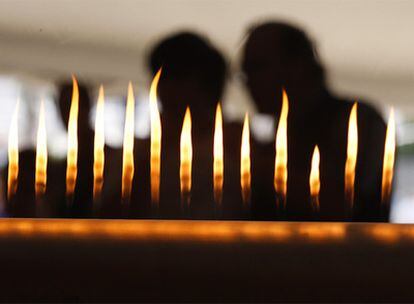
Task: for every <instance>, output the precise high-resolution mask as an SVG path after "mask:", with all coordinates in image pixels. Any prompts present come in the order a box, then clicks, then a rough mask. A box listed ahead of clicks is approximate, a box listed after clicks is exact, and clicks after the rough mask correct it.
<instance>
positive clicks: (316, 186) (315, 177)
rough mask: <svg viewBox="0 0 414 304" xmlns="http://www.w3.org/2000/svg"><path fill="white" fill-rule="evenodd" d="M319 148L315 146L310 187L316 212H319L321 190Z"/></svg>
mask: <svg viewBox="0 0 414 304" xmlns="http://www.w3.org/2000/svg"><path fill="white" fill-rule="evenodd" d="M319 161H320V156H319V148H318V146H315V149H314V150H313V155H312V163H311V171H310V176H309V187H310V194H311V204H312V208H313V210H314V211H318V210H319V191H320V188H321V182H320V179H319Z"/></svg>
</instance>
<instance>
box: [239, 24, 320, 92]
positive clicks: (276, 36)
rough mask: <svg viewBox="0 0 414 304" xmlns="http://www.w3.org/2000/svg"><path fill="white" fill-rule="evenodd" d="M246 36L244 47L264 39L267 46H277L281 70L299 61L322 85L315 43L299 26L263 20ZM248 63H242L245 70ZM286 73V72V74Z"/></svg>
mask: <svg viewBox="0 0 414 304" xmlns="http://www.w3.org/2000/svg"><path fill="white" fill-rule="evenodd" d="M248 37H249V38H248V41H247V43H246V49H247V48H248V47H249V44H255V45H256V44H257V42H258V41H260V40H262V42H264V41H265V42H266V44H268V45H269V47H277V49H278V54H277V56H278V57H279V58H278V60H280V63H281V66H282V70H283V71H287V70H289V68H290V67H291V66H292V65H294V64H296V63H300V64H301V68H303V69H306V70H307V72H308V74H309V75H311V76H312V78H313V80H314V81H315V82H318V83H319V84H320V85H324V83H325V70H324V68H323V67H322V65H321V63H320V61H319V57H318V53H317V50H316V47H315V44H314V42H313V41H311V39H310V38H309V37H308V35H307V34H306V33H305V32H304V31H303V30H301V29H300V28H298V27H295V26H293V25H291V24H287V23H282V22H265V23H261V24H259V25H254V26H252V27H251V28H250V29H249V30H248ZM275 57H276V54H275ZM275 59H276V58H275ZM249 63H250V62H249V61H244V62H243V65H242V69H243V70H244V71H246V72H247V71H249V69H251V68H252V67H251V66H249ZM288 75H289V74H288V73H287V74H286V76H288Z"/></svg>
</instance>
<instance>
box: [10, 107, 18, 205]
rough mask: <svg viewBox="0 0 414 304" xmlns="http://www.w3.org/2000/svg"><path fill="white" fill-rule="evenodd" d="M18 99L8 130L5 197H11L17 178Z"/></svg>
mask: <svg viewBox="0 0 414 304" xmlns="http://www.w3.org/2000/svg"><path fill="white" fill-rule="evenodd" d="M19 103H20V102H19V100H17V103H16V107H15V109H14V112H13V116H12V119H11V124H10V130H9V144H8V146H9V147H8V154H9V170H8V180H7V198H8V199H9V200H10V199H11V197H12V196H13V195H14V194H15V193H16V191H17V178H18V177H19V139H18V134H19V129H18V116H19Z"/></svg>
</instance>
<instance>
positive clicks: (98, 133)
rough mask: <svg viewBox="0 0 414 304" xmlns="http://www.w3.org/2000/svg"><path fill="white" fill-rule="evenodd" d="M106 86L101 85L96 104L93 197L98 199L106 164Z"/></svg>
mask: <svg viewBox="0 0 414 304" xmlns="http://www.w3.org/2000/svg"><path fill="white" fill-rule="evenodd" d="M104 111H105V100H104V88H103V86H102V85H101V86H100V87H99V96H98V101H97V104H96V117H95V141H94V162H93V199H94V200H97V199H98V198H99V197H100V195H101V192H102V187H103V182H104V177H103V175H104V166H105V151H104V149H105V125H104V113H105V112H104Z"/></svg>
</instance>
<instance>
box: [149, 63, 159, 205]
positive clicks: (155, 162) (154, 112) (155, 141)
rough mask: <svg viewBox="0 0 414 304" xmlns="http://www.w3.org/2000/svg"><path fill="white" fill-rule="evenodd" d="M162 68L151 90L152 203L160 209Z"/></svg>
mask: <svg viewBox="0 0 414 304" xmlns="http://www.w3.org/2000/svg"><path fill="white" fill-rule="evenodd" d="M161 72H162V68H161V69H159V70H158V72H157V74H156V75H155V77H154V79H153V80H152V83H151V89H150V117H151V161H150V166H151V167H150V170H151V201H152V203H153V204H154V205H156V206H157V207H158V203H159V200H160V176H161V132H162V131H161V118H160V112H159V111H158V104H157V87H158V82H159V80H160V77H161Z"/></svg>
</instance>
